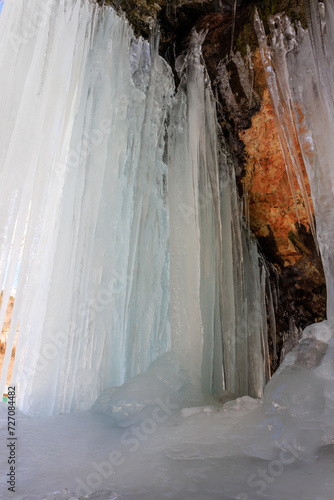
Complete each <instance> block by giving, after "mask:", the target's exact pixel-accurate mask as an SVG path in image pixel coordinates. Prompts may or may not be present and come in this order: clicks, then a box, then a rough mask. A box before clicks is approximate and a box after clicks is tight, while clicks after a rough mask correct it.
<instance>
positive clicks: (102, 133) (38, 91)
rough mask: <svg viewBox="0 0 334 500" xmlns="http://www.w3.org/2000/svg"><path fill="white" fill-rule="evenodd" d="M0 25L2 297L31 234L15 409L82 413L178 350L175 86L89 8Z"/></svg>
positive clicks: (22, 8) (55, 7)
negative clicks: (172, 253)
mask: <svg viewBox="0 0 334 500" xmlns="http://www.w3.org/2000/svg"><path fill="white" fill-rule="evenodd" d="M41 12H43V16H42V17H39V16H41ZM36 19H42V21H41V26H40V27H39V29H37V28H36V32H34V31H31V32H30V31H29V33H28V34H25V33H23V32H22V30H24V27H25V26H26V24H25V23H26V22H29V21H30V20H32V21H31V22H32V23H33V21H34V20H35V21H36ZM1 22H2V23H3V26H4V27H5V29H4V30H3V31H2V33H3V34H2V37H1V53H0V60H1V68H5V69H4V70H2V71H1V84H3V87H2V88H4V89H5V90H6V92H7V91H8V94H7V95H8V100H7V99H6V100H3V101H2V104H1V106H2V112H1V117H2V119H3V121H2V122H1V126H2V128H1V142H2V144H3V146H2V148H1V153H2V154H3V156H2V157H1V167H2V170H1V176H2V182H3V184H4V185H6V186H7V188H8V189H7V198H6V197H3V198H2V203H3V210H2V211H1V216H2V220H1V229H2V235H1V236H2V240H1V244H2V247H1V250H2V253H1V259H2V261H1V262H2V267H1V269H2V270H4V269H5V268H6V262H7V260H8V255H9V256H10V258H11V261H10V262H11V263H10V266H11V267H10V268H9V272H8V273H7V284H6V288H5V296H6V294H7V295H8V294H9V291H10V288H11V286H12V283H11V281H12V276H13V272H14V271H15V269H16V266H17V260H18V255H19V250H20V248H21V243H22V237H23V235H24V233H25V231H26V237H25V245H24V250H23V257H22V264H21V268H20V273H19V282H18V285H17V295H16V300H15V308H14V317H13V321H12V330H11V332H10V339H9V345H12V343H13V340H14V336H15V332H16V326H17V323H18V322H20V334H19V337H18V344H17V350H16V360H15V367H14V374H13V378H14V381H15V382H16V383H17V385H18V391H19V399H18V404H19V406H20V408H21V409H23V410H24V411H27V412H29V413H31V414H51V413H53V412H60V411H70V410H74V409H83V408H88V407H89V406H90V405H91V404H92V402H93V401H94V400H95V399H96V397H97V396H98V395H99V393H100V391H101V389H103V388H104V387H106V386H110V385H115V384H116V385H117V384H122V383H123V382H124V380H125V378H127V377H130V376H132V375H135V374H136V373H138V372H140V371H144V370H145V369H146V368H147V367H148V366H149V364H150V362H151V361H153V360H154V359H155V358H156V357H157V356H159V355H160V354H163V353H164V352H166V350H167V349H168V348H169V346H170V336H169V335H170V332H169V280H168V266H169V260H168V205H167V199H166V196H167V182H166V179H167V167H166V165H165V163H164V161H163V152H164V121H165V116H166V108H167V106H168V103H169V99H170V95H171V93H172V91H173V78H172V74H171V70H170V68H169V67H167V65H166V63H165V62H164V61H163V60H162V59H161V58H160V57H159V56H158V54H157V50H156V49H154V48H152V50H151V49H150V47H149V44H148V43H147V42H144V41H143V40H138V41H134V42H133V41H132V39H133V34H132V30H131V28H130V27H129V25H128V24H127V22H126V21H125V20H124V19H121V18H119V17H118V16H117V15H116V14H115V12H114V11H113V10H112V9H104V10H102V9H100V8H99V7H97V6H94V4H92V3H91V2H88V1H87V2H72V1H70V0H64V1H62V2H58V1H57V2H56V1H54V2H50V4H48V5H47V6H45V4H44V2H41V1H37V0H36V1H33V2H29V4H27V3H26V2H17V4H15V6H13V5H12V4H11V5H9V6H8V8H7V9H6V8H5V9H4V11H3V13H2V15H1ZM36 22H37V21H36ZM22 37H23V38H22ZM11 103H12V104H11ZM6 117H8V120H7V119H6ZM7 145H9V147H8V148H7ZM27 220H28V224H27V229H26V223H27ZM16 221H17V222H16ZM15 223H16V224H15ZM14 229H15V233H14V232H13V231H14ZM12 242H13V244H12V247H11V246H10V244H11V243H12ZM4 303H5V301H4ZM10 351H11V349H8V350H7V354H6V362H5V366H4V369H3V373H2V384H3V385H4V383H5V380H6V372H7V367H8V362H9V357H10Z"/></svg>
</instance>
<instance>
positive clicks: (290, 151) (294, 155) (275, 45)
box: [255, 10, 318, 245]
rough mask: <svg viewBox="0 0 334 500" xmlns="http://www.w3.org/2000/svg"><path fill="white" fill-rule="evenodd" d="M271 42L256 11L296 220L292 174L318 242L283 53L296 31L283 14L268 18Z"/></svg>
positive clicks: (262, 53)
mask: <svg viewBox="0 0 334 500" xmlns="http://www.w3.org/2000/svg"><path fill="white" fill-rule="evenodd" d="M269 24H270V28H271V34H272V42H271V48H269V47H268V46H267V40H266V35H265V31H264V27H263V23H262V21H261V20H260V17H259V14H258V12H257V10H256V12H255V30H256V33H257V36H258V40H259V45H260V54H261V59H262V64H263V66H264V69H265V76H266V80H267V85H268V89H269V93H270V98H271V102H272V106H273V110H274V118H275V123H276V128H277V132H278V137H279V141H280V145H281V149H282V153H283V157H284V161H285V165H286V169H287V174H288V178H289V183H290V188H291V192H292V195H293V199H294V204H295V209H296V213H297V218H298V222H299V212H298V205H297V199H296V193H295V188H294V176H293V174H294V173H295V175H296V177H297V180H298V184H299V187H300V190H301V193H302V197H303V201H304V206H305V209H306V212H307V216H308V220H309V224H310V229H311V232H312V234H313V238H314V241H315V243H316V245H317V244H318V243H317V238H316V232H315V226H314V221H313V215H312V210H311V207H310V203H309V198H308V193H307V190H306V186H305V182H304V177H303V170H302V165H301V162H300V159H299V154H298V148H299V147H300V143H299V140H298V136H297V133H296V123H295V118H294V111H293V108H292V97H291V93H290V88H289V84H288V76H287V74H288V72H287V66H286V54H287V52H289V51H291V50H293V48H294V47H295V46H296V43H297V42H296V39H295V32H294V29H293V27H292V25H291V23H290V22H289V20H288V18H287V17H286V16H284V17H280V16H279V15H277V16H275V17H272V18H270V21H269Z"/></svg>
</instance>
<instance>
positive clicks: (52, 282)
mask: <svg viewBox="0 0 334 500" xmlns="http://www.w3.org/2000/svg"><path fill="white" fill-rule="evenodd" d="M316 4H317V2H315V3H313V4H310V5H311V7H312V8H311V7H310V13H311V14H310V18H311V23H312V26H311V29H312V30H313V33H314V34H313V35H312V37H311V38H310V35H309V32H307V31H304V32H303V31H302V30H300V32H299V33H298V35H297V36H296V37H295V38H294V40H293V41H292V42H291V34H292V33H291V30H290V28H289V30H288V31H287V33H286V34H287V35H288V41H289V42H291V43H292V45H293V47H292V49H293V50H290V49H291V46H289V47H288V48H287V50H289V52H288V54H287V57H286V58H280V61H279V63H276V69H277V67H280V66H279V65H283V66H282V67H280V70H281V71H280V75H284V78H285V80H282V78H283V76H281V81H280V85H281V82H283V81H284V85H285V86H286V87H285V88H286V89H288V88H289V89H290V90H289V92H290V94H291V98H292V101H291V109H290V111H291V113H290V112H289V114H288V116H287V117H285V118H284V120H285V122H284V123H286V121H287V120H289V119H291V118H294V119H295V124H296V130H297V132H296V133H294V134H295V135H294V138H293V140H295V138H296V134H298V139H299V142H300V143H301V146H302V151H303V155H304V161H305V163H306V165H307V169H308V174H309V177H310V181H311V189H312V197H313V201H314V206H315V212H316V219H317V234H318V239H319V247H320V251H321V253H322V256H323V261H324V267H325V272H326V279H327V287H328V318H329V319H328V321H327V322H323V323H320V324H318V325H312V326H310V327H308V328H307V329H306V330H305V332H304V334H303V338H302V340H301V342H300V344H299V345H298V346H297V348H296V349H294V350H293V351H292V352H290V353H289V354H288V355H287V356H286V357H285V360H284V362H283V365H282V366H281V367H280V369H279V371H278V372H277V373H276V374H275V375H274V377H273V378H272V380H271V381H270V382H269V383H268V385H267V387H266V389H265V397H264V403H263V404H262V402H261V401H260V400H258V399H252V398H250V397H249V396H244V397H242V398H237V399H236V400H235V401H230V402H228V403H226V404H225V405H221V404H219V403H218V402H217V401H215V400H213V399H212V400H210V402H209V404H204V403H203V401H202V402H199V405H198V406H195V407H191V408H183V409H182V410H181V411H178V409H177V408H179V405H180V404H182V401H181V403H180V397H181V396H182V391H183V390H184V389H185V387H186V386H187V384H188V382H189V378H188V375H187V373H186V371H185V370H184V368H186V369H187V371H188V374H190V375H191V377H192V380H193V381H195V382H196V381H199V382H198V385H199V384H200V385H201V386H202V388H203V389H205V390H207V391H209V390H213V391H215V390H217V389H218V388H219V387H221V386H223V387H224V388H225V389H228V391H231V392H237V393H238V392H239V393H241V394H246V393H248V394H253V395H254V396H257V395H261V391H262V387H263V384H264V382H265V381H266V379H267V377H268V362H267V358H268V350H267V345H266V335H267V323H266V314H265V311H266V307H268V306H269V308H270V309H272V307H271V305H270V303H269V304H266V280H265V276H266V273H267V271H266V266H265V265H264V264H262V265H261V266H260V267H259V265H258V260H259V256H258V252H257V247H256V243H255V241H254V240H253V238H252V236H251V234H250V232H249V230H248V229H247V227H246V225H244V224H243V223H242V222H241V218H240V206H239V201H238V198H237V193H236V189H235V179H234V174H233V165H232V160H231V158H230V157H229V156H228V155H227V153H226V152H225V151H224V148H223V147H220V148H219V147H218V146H217V144H218V141H217V135H218V136H219V130H217V124H216V118H215V113H214V101H213V99H212V95H211V91H210V86H209V84H208V81H207V76H206V73H205V70H204V68H203V67H202V65H201V64H200V61H201V56H200V45H201V35H196V34H194V36H193V39H192V47H191V49H192V50H191V51H190V52H189V54H188V55H187V56H186V58H185V59H184V60H182V61H181V60H180V61H179V62H178V68H179V70H180V76H181V83H180V87H179V90H178V93H177V95H176V96H173V79H172V76H171V72H170V68H169V67H168V66H167V65H166V63H164V61H163V60H162V59H161V58H160V57H158V55H157V51H156V45H154V43H153V45H151V46H149V45H148V44H147V43H145V42H143V41H142V40H134V39H133V37H132V32H131V30H130V28H129V27H128V25H127V23H126V22H124V20H123V19H120V18H118V17H117V16H116V15H115V14H114V12H113V11H112V10H111V9H104V10H102V11H101V10H100V9H99V8H96V7H94V6H93V5H91V4H90V3H88V2H85V1H83V2H78V1H76V2H74V1H70V0H62V1H60V2H55V1H54V2H50V3H46V4H45V3H43V2H41V0H30V1H29V3H27V2H23V1H21V0H17V2H15V6H14V4H13V3H10V2H7V3H6V4H5V7H4V10H3V12H2V14H1V17H0V33H1V35H0V37H1V38H0V66H1V68H5V69H6V71H1V72H0V75H1V76H0V78H1V84H2V87H1V88H3V89H4V92H5V95H6V96H8V98H6V100H3V101H2V102H1V107H2V108H1V113H0V117H1V118H0V127H1V129H0V140H1V141H3V144H5V145H6V147H3V148H1V153H0V154H1V155H2V156H1V165H2V170H1V173H0V175H1V178H2V183H3V184H2V185H4V186H6V192H5V193H4V196H3V198H2V199H1V201H0V203H1V211H0V214H1V215H0V216H1V221H0V222H1V224H0V228H1V257H0V258H1V259H2V260H1V270H2V271H3V273H4V275H3V276H2V278H1V279H2V280H3V279H4V278H5V290H4V296H5V298H6V297H7V298H8V296H9V293H10V290H11V288H12V284H13V279H14V275H15V272H16V267H17V261H18V259H19V256H20V253H21V244H22V240H23V239H24V240H25V244H24V250H23V255H22V263H21V267H20V273H19V278H18V279H19V281H18V284H17V294H16V300H15V306H14V316H13V320H12V325H11V331H10V336H9V340H8V346H9V347H8V349H7V354H6V360H5V366H4V368H3V373H2V386H4V384H5V375H4V373H6V372H7V368H8V363H9V354H8V353H9V352H10V351H11V347H12V345H13V343H14V340H15V333H16V327H17V324H18V323H19V322H20V332H19V336H18V344H17V354H16V362H15V368H14V370H15V371H14V375H13V377H14V380H15V382H16V383H17V385H18V388H19V394H18V397H19V399H18V406H19V407H20V408H21V409H23V410H24V411H25V412H27V413H30V414H31V415H38V416H40V415H49V414H51V413H59V412H69V411H71V410H79V409H81V410H84V409H86V408H88V407H89V406H90V405H91V403H92V402H93V401H94V400H95V399H96V398H97V396H98V395H99V394H100V393H101V392H102V391H103V389H105V388H106V389H105V391H103V392H102V395H101V396H99V397H98V399H97V401H96V403H95V405H94V409H95V411H81V412H77V413H72V414H65V415H57V416H53V417H44V418H43V417H42V418H39V419H30V418H27V417H26V416H24V415H23V414H21V413H20V412H18V415H17V419H18V420H19V426H18V428H19V439H20V441H19V442H20V448H19V450H20V453H19V457H18V468H17V492H16V498H17V499H18V500H21V499H22V500H23V499H25V500H41V499H42V498H45V499H54V500H55V499H59V500H60V499H61V500H65V499H68V498H73V499H74V500H76V499H78V498H80V499H82V498H89V497H90V498H96V499H97V500H103V499H109V500H110V499H111V498H114V499H116V498H132V499H135V500H144V499H145V500H156V499H157V498H172V499H178V500H179V499H182V500H183V499H184V500H187V499H190V498H191V499H194V498H196V499H198V500H208V498H209V499H210V500H216V499H217V500H218V499H219V500H228V499H239V500H254V499H255V500H258V499H260V498H268V499H277V500H283V499H284V500H285V499H286V500H288V499H289V500H300V498H303V499H304V500H315V499H317V500H331V499H332V496H333V480H332V474H333V472H332V456H333V452H332V444H333V429H334V425H333V422H334V418H333V411H334V410H333V408H334V404H333V400H334V397H333V390H332V387H331V386H332V381H333V378H334V375H333V358H334V354H333V335H332V331H333V326H332V325H333V323H332V321H333V311H334V306H333V300H334V299H333V276H332V274H331V272H332V269H333V265H332V262H331V250H330V249H331V247H332V241H333V239H332V238H333V234H332V233H333V231H332V225H333V208H332V207H333V189H332V187H333V179H332V173H331V151H332V142H331V131H332V130H333V128H332V117H333V106H332V104H331V101H330V96H331V95H333V93H332V91H331V90H330V89H329V88H328V85H332V80H331V79H326V78H324V76H323V75H326V72H329V74H331V72H332V69H333V62H332V60H331V59H330V54H331V47H332V46H333V44H332V34H333V32H334V30H333V13H334V9H333V3H332V2H327V3H326V8H325V10H324V9H323V8H322V7H321V10H320V11H319V12H320V14H318V10H317V8H318V7H317V5H316ZM315 7H316V8H315ZM36 13H38V15H36ZM315 13H316V14H315ZM29 20H30V22H29ZM318 21H319V22H320V25H318V24H317V22H318ZM284 22H285V23H286V22H287V21H286V20H285V21H284ZM36 24H37V25H38V26H37V27H36ZM34 26H35V28H36V29H34ZM277 26H278V27H277V28H276V29H277V30H280V29H281V25H280V23H278V24H277ZM319 26H320V27H319ZM37 28H38V29H37ZM319 29H321V30H322V31H321V36H320V35H319V33H320V32H319ZM18 33H21V36H18ZM278 34H279V37H278V39H279V40H280V42H282V43H283V48H284V34H283V33H281V32H278ZM276 40H277V38H276ZM295 41H296V42H297V44H298V47H297V45H296V44H295ZM273 43H274V45H273V47H272V48H271V49H270V50H271V51H272V52H273V53H274V52H275V37H273ZM319 43H321V44H322V45H321V47H318V45H317V44H319ZM69 48H71V50H69ZM268 50H269V49H268ZM279 50H280V51H281V50H282V46H281V45H280V47H279ZM287 50H286V52H287ZM319 50H322V52H321V54H322V58H325V60H326V63H327V68H326V67H323V62H322V61H323V59H321V58H320V59H319V60H318V59H317V54H318V51H319ZM280 54H282V52H280ZM285 61H286V63H285ZM285 64H286V66H285ZM272 71H273V75H275V73H274V69H272ZM105 82H106V83H105ZM275 85H276V87H275V88H278V84H277V81H276V84H275ZM324 89H326V90H324ZM285 95H286V94H285ZM274 102H275V101H274ZM276 102H279V99H278V100H276ZM32 110H33V113H32ZM167 114H168V115H169V127H168V133H167V137H166V135H165V130H166V129H165V127H164V126H162V124H163V123H165V119H166V115H167ZM279 117H280V115H279V113H277V118H278V119H279ZM283 127H284V125H283ZM288 130H289V131H291V130H293V123H290V124H289V128H288ZM285 133H286V135H287V136H288V134H289V133H290V132H288V131H285ZM166 143H167V144H168V149H167V154H166ZM18 144H19V145H20V147H19V148H18V146H17V145H18ZM288 144H292V142H290V143H289V142H288ZM23 165H24V167H23ZM111 166H112V167H113V168H111ZM188 181H190V183H188ZM106 228H108V230H106ZM188 238H189V240H188ZM186 240H187V241H189V242H190V243H191V244H190V245H187V246H185V241H186ZM195 250H196V251H195ZM6 262H8V265H7V266H6ZM6 269H7V272H6ZM182 289H184V290H185V292H187V293H185V294H182V293H181V292H182ZM268 295H269V297H270V294H267V296H268ZM268 300H269V302H270V301H271V300H272V297H271V298H269V299H268ZM3 302H4V303H5V302H6V300H5V299H4V301H3ZM59 311H61V316H60V314H59ZM3 314H4V313H3V312H2V315H3ZM183 315H184V316H186V318H188V320H189V321H190V325H188V323H186V319H185V318H184V317H183ZM169 317H170V321H169ZM2 318H3V316H2ZM182 328H184V330H182ZM222 332H223V334H222ZM170 349H173V350H174V351H176V356H174V354H173V353H170V352H167V351H169V350H170ZM192 356H194V357H192ZM155 358H158V359H156V360H155ZM154 360H155V361H154ZM152 361H153V363H151V362H152ZM149 365H150V368H149V369H148V370H147V371H146V372H145V370H146V369H147V367H148V366H149ZM143 372H145V373H143ZM138 373H141V374H139V375H137V374H138ZM134 375H135V376H134ZM131 377H132V378H131ZM125 380H126V382H125V383H124V384H123V382H124V381H125ZM121 384H123V385H121ZM120 385H121V386H120ZM110 386H112V387H111V388H109V389H108V387H110ZM117 386H118V387H117ZM119 386H120V387H119ZM6 419H7V407H6V405H4V404H2V403H1V404H0V430H1V433H2V434H3V435H7V434H6V432H7V420H6ZM328 445H329V446H328ZM0 469H1V470H3V471H7V450H6V449H4V447H3V448H1V450H0ZM301 478H302V481H301ZM0 488H1V492H0V497H1V498H4V499H5V500H7V498H13V495H12V493H10V492H8V491H7V485H6V477H5V475H4V474H3V475H1V477H0ZM98 491H99V492H98ZM94 492H98V493H96V494H95V495H94ZM47 493H48V494H47Z"/></svg>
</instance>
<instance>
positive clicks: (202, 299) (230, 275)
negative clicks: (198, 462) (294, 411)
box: [168, 33, 268, 396]
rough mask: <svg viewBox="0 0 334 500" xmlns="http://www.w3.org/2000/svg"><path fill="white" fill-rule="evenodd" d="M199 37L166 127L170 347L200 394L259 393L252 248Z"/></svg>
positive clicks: (261, 332) (184, 61) (259, 318)
mask: <svg viewBox="0 0 334 500" xmlns="http://www.w3.org/2000/svg"><path fill="white" fill-rule="evenodd" d="M201 42H202V39H201V35H198V34H196V33H194V34H193V36H192V40H191V43H190V49H189V52H188V54H187V56H186V57H185V58H183V57H180V58H179V60H178V61H177V68H178V69H179V71H180V75H181V83H180V86H179V90H178V94H177V96H176V98H175V102H174V104H173V108H172V111H171V118H170V127H169V175H168V184H169V206H170V225H171V226H170V227H171V236H170V252H171V329H172V347H173V349H175V351H176V352H177V353H178V354H179V355H180V356H181V358H182V360H183V363H184V365H185V366H186V367H187V369H188V370H189V372H190V373H191V375H192V378H193V379H195V380H198V381H200V380H201V387H202V389H204V390H205V391H206V392H208V391H214V392H215V391H219V390H220V389H222V388H225V389H227V390H229V391H231V392H235V393H238V394H251V395H254V396H261V395H262V391H263V387H264V384H265V382H266V378H267V374H268V365H267V362H268V355H267V347H266V346H267V338H266V330H265V329H264V318H265V317H266V311H265V302H264V295H263V294H264V287H263V286H262V278H261V273H260V268H259V255H258V252H257V248H256V243H255V242H254V241H253V239H252V238H251V235H250V233H249V230H248V229H246V227H245V226H244V225H243V224H242V221H241V214H240V206H239V200H238V195H237V190H236V182H235V176H234V167H233V164H232V162H231V159H230V158H229V157H228V155H227V153H226V150H225V147H224V143H223V140H221V143H220V144H219V143H218V132H219V130H218V125H217V117H216V110H215V101H214V99H213V97H212V93H211V89H210V86H209V84H208V80H207V76H206V72H205V69H204V68H203V66H202V64H201V52H200V45H201ZM263 306H264V307H263ZM198 383H199V382H198Z"/></svg>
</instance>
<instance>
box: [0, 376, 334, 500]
mask: <svg viewBox="0 0 334 500" xmlns="http://www.w3.org/2000/svg"><path fill="white" fill-rule="evenodd" d="M160 368H161V367H160ZM151 375H152V373H151ZM164 375H165V378H164V379H160V378H159V377H157V378H155V377H152V378H151V381H150V372H148V373H147V374H144V375H143V376H139V377H136V378H134V379H132V380H130V381H129V382H128V383H127V384H125V385H124V386H122V387H121V388H119V389H113V390H109V391H106V392H105V393H104V394H103V395H102V397H101V398H100V399H99V401H98V403H97V404H96V405H95V408H96V411H85V412H82V413H78V414H69V415H59V416H56V417H47V418H39V419H30V418H28V417H25V416H24V415H22V414H19V415H18V416H17V422H18V423H17V436H18V441H17V457H18V466H17V478H16V493H15V494H13V493H11V492H8V491H6V490H7V487H6V484H5V482H6V479H5V473H6V471H7V468H8V465H7V464H6V460H7V455H8V453H7V450H6V444H5V443H6V439H7V429H6V425H7V407H6V405H5V404H4V403H2V404H1V407H0V424H1V433H2V438H1V451H0V460H1V471H2V474H1V482H0V488H1V490H0V491H1V495H2V496H1V497H0V498H2V499H12V498H15V499H17V500H21V499H25V500H41V499H44V498H45V499H53V500H56V499H57V500H66V499H69V498H72V499H77V498H87V497H88V498H94V499H97V500H112V499H117V498H120V499H121V498H129V499H136V500H144V499H145V500H157V499H159V498H166V499H175V500H188V499H189V500H190V499H201V500H215V499H217V500H218V499H219V500H228V499H239V500H257V499H272V500H274V499H275V500H301V499H303V500H332V499H333V498H334V475H333V468H334V445H332V444H331V445H327V446H318V447H313V448H312V451H310V449H311V448H308V449H307V448H306V447H304V444H305V443H304V440H303V434H300V433H299V434H298V439H297V438H296V437H295V435H294V433H293V432H291V429H290V431H289V432H287V434H286V435H284V432H285V431H282V428H281V421H280V420H279V419H276V418H275V417H272V416H270V415H269V416H268V414H265V413H264V411H263V405H262V402H261V401H260V400H255V399H252V398H249V397H244V398H239V399H237V400H235V401H228V402H227V403H225V404H223V403H220V402H218V401H216V402H214V401H213V400H211V401H202V406H201V405H200V404H199V403H200V402H199V400H197V401H196V398H195V397H193V400H192V401H191V400H190V399H189V397H188V407H187V408H180V398H179V396H178V394H179V393H180V390H179V389H180V384H179V383H177V379H176V378H175V377H174V378H173V376H172V375H171V373H169V374H168V373H167V374H166V372H165V374H164ZM168 377H169V378H168ZM166 378H168V383H166ZM183 382H184V379H183ZM274 387H275V386H274ZM182 390H184V386H183V389H182ZM188 396H189V393H188ZM227 397H228V395H227ZM192 403H193V404H192ZM102 412H103V413H102ZM282 432H283V434H282ZM304 432H305V442H307V441H308V440H307V439H306V438H307V434H306V433H308V432H309V431H308V430H304ZM296 435H297V434H296Z"/></svg>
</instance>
